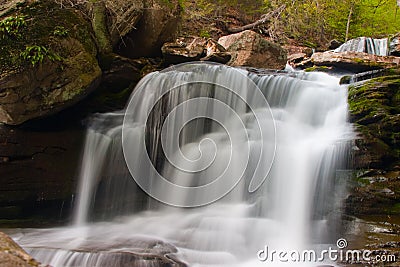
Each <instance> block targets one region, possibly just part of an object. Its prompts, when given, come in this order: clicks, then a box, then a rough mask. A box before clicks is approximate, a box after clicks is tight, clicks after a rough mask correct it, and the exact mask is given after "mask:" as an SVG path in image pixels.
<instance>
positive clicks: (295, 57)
mask: <svg viewBox="0 0 400 267" xmlns="http://www.w3.org/2000/svg"><path fill="white" fill-rule="evenodd" d="M306 57H307V55H306V54H305V53H296V54H292V55H289V56H288V59H287V60H288V63H289V64H290V65H294V64H296V63H300V62H301V61H303V60H304V59H305V58H306Z"/></svg>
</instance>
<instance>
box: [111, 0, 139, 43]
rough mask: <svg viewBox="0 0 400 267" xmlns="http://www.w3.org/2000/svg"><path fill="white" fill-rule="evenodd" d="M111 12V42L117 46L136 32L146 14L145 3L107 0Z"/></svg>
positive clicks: (131, 0)
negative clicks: (144, 13) (128, 35)
mask: <svg viewBox="0 0 400 267" xmlns="http://www.w3.org/2000/svg"><path fill="white" fill-rule="evenodd" d="M105 5H106V7H107V9H108V11H109V14H108V15H109V19H108V29H109V31H110V35H111V42H112V44H113V45H116V44H117V43H118V42H119V41H121V38H124V37H125V36H126V35H127V34H128V33H130V32H132V31H134V30H136V28H135V26H136V24H137V23H138V22H139V20H140V18H141V17H142V15H143V12H144V1H142V0H130V1H125V0H105Z"/></svg>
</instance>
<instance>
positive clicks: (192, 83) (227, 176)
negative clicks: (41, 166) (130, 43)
mask: <svg viewBox="0 0 400 267" xmlns="http://www.w3.org/2000/svg"><path fill="white" fill-rule="evenodd" d="M347 112H348V111H347V90H346V87H345V86H340V85H339V78H336V77H333V76H329V75H328V74H325V73H304V72H288V73H286V74H285V73H276V74H260V73H253V72H249V71H247V70H244V69H237V68H231V67H227V66H223V65H216V64H208V63H191V64H186V65H178V66H175V67H172V68H169V69H167V70H164V71H162V72H155V73H151V74H149V75H148V76H146V77H145V78H144V79H143V80H142V81H141V82H140V83H139V84H138V85H137V87H136V89H135V90H134V92H133V94H132V96H131V99H130V100H129V103H128V105H127V107H126V109H125V110H123V111H118V112H114V113H107V114H97V115H95V116H94V117H93V118H92V121H91V124H90V127H89V130H88V133H87V137H86V145H85V148H84V153H83V159H82V166H81V174H80V184H79V203H78V205H77V208H76V214H75V222H74V225H72V226H70V227H64V228H57V229H41V230H26V231H25V232H24V233H23V234H21V235H15V236H14V238H15V239H16V240H17V242H18V243H19V244H20V245H21V246H23V247H24V248H25V249H26V250H27V251H28V252H29V253H31V254H32V255H33V256H34V257H36V258H37V259H38V260H40V261H42V262H43V263H46V264H50V265H52V266H121V265H124V264H128V265H130V266H164V265H163V264H165V266H185V265H188V266H264V265H265V263H264V262H260V261H259V260H258V259H257V252H258V251H259V250H260V249H263V248H264V247H265V246H268V247H269V248H271V249H285V250H287V251H290V250H293V249H298V250H301V249H310V248H316V249H317V248H320V247H321V246H323V245H324V244H331V243H332V242H333V241H334V240H336V239H337V236H336V232H335V229H336V227H335V222H336V219H337V216H335V214H337V213H338V210H339V208H340V201H341V199H342V197H343V193H344V188H343V184H344V181H343V179H345V178H343V173H345V172H343V170H345V168H346V155H347V154H348V145H349V143H350V141H351V139H352V138H353V134H352V129H351V127H350V124H349V123H348V122H347ZM148 195H151V196H152V197H149V196H148ZM156 199H157V200H156ZM161 263H162V264H161ZM173 263H175V265H173ZM168 264H170V265H168ZM280 264H283V263H280V262H273V265H274V266H277V265H280ZM314 264H315V263H314ZM293 265H294V263H290V264H288V263H286V265H285V266H293ZM304 265H305V266H308V265H307V264H306V263H305V264H304V263H303V264H302V266H304Z"/></svg>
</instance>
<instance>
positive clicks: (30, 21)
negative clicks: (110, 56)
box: [0, 1, 101, 125]
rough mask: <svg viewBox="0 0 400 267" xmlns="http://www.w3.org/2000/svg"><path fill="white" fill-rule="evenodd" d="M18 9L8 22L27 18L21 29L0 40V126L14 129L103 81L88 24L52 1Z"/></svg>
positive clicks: (63, 105)
mask: <svg viewBox="0 0 400 267" xmlns="http://www.w3.org/2000/svg"><path fill="white" fill-rule="evenodd" d="M17 10H18V15H16V14H17V13H13V14H11V15H10V16H9V18H10V17H11V18H12V19H16V18H18V17H17V16H20V17H21V16H25V17H24V18H23V20H24V22H25V25H23V26H20V27H19V29H17V30H15V31H18V33H15V34H13V33H2V34H3V36H2V38H0V45H1V47H2V48H1V51H0V53H1V59H0V122H3V123H6V124H13V125H15V124H21V123H23V122H25V121H27V120H30V119H33V118H37V117H42V116H47V115H49V114H53V113H55V112H58V111H60V110H62V109H65V108H66V107H68V106H71V105H73V104H75V103H77V102H78V101H79V100H81V99H82V98H84V97H85V96H86V95H88V94H89V93H90V92H92V91H93V90H94V89H95V88H96V87H97V85H98V83H99V81H100V77H101V69H100V67H99V65H98V63H97V59H96V54H97V51H96V46H95V43H94V41H93V40H92V38H91V32H90V25H88V23H87V22H86V21H85V20H84V19H83V17H82V16H81V15H80V13H78V12H75V11H73V10H71V9H68V8H61V7H60V6H59V5H55V4H54V3H53V2H51V1H41V2H32V3H29V4H28V3H26V5H21V7H20V8H19V9H17ZM2 19H4V17H3V18H2ZM76 27H79V30H77V29H76ZM33 44H35V45H33Z"/></svg>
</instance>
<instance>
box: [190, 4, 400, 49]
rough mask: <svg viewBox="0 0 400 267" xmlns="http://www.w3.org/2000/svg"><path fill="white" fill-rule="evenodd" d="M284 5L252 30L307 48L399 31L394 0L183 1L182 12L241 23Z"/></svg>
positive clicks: (210, 21) (224, 21)
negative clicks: (266, 21) (183, 9)
mask: <svg viewBox="0 0 400 267" xmlns="http://www.w3.org/2000/svg"><path fill="white" fill-rule="evenodd" d="M283 4H285V9H284V10H283V12H281V13H280V14H279V15H278V16H275V17H274V18H273V19H271V20H270V21H269V22H268V23H266V24H265V25H262V26H259V27H257V28H256V29H255V30H258V31H259V32H261V33H264V34H266V35H269V36H270V37H271V38H272V39H274V40H275V41H279V42H286V41H287V40H288V39H294V40H296V41H298V42H300V43H303V44H304V45H307V46H310V47H317V46H321V45H322V46H324V45H326V44H327V43H328V42H329V41H330V40H332V39H337V40H339V41H342V42H344V41H346V39H350V38H355V37H359V36H370V37H378V38H379V37H388V36H389V35H391V34H395V33H397V32H399V31H400V12H398V9H399V7H398V6H397V0H343V1H331V0H245V1H239V0H233V1H224V0H212V1H206V0H200V1H197V2H194V1H190V0H186V3H185V5H186V7H187V8H186V9H185V11H186V13H187V14H186V16H187V17H190V19H193V18H199V17H201V18H204V20H205V21H208V23H209V24H210V23H212V22H215V21H218V22H219V23H215V24H225V25H226V24H228V25H229V24H231V23H237V24H238V26H240V24H242V25H243V24H244V23H250V22H254V21H255V20H257V19H259V18H260V17H261V16H262V15H263V14H266V13H268V12H270V11H272V10H276V9H277V8H279V7H280V6H281V5H283ZM193 6H194V7H193ZM398 13H399V14H398ZM189 23H190V22H189ZM217 27H218V25H217ZM218 28H220V29H222V28H221V27H218ZM203 30H204V29H203ZM222 30H223V29H222Z"/></svg>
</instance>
